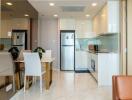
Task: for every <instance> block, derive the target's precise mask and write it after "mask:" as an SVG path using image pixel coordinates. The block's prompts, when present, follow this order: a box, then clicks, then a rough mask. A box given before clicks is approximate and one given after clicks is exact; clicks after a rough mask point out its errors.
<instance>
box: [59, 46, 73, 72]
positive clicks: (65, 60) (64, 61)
mask: <svg viewBox="0 0 132 100" xmlns="http://www.w3.org/2000/svg"><path fill="white" fill-rule="evenodd" d="M61 70H74V46H61Z"/></svg>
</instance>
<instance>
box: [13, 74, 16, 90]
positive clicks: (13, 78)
mask: <svg viewBox="0 0 132 100" xmlns="http://www.w3.org/2000/svg"><path fill="white" fill-rule="evenodd" d="M15 86H16V85H15V75H13V92H15V90H16V88H15Z"/></svg>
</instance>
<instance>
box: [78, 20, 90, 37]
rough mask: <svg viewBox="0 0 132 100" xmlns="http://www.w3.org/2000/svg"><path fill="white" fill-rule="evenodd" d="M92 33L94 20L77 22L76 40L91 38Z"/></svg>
mask: <svg viewBox="0 0 132 100" xmlns="http://www.w3.org/2000/svg"><path fill="white" fill-rule="evenodd" d="M91 33H92V20H76V36H77V37H76V38H89V34H91Z"/></svg>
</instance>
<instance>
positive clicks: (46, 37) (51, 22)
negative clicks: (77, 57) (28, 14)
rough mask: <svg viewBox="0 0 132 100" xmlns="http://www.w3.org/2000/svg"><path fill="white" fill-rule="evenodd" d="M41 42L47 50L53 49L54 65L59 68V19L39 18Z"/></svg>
mask: <svg viewBox="0 0 132 100" xmlns="http://www.w3.org/2000/svg"><path fill="white" fill-rule="evenodd" d="M38 39H39V43H38V45H39V46H41V47H43V48H44V49H45V50H47V49H51V50H52V56H53V57H55V61H54V63H53V67H55V68H59V34H58V20H57V19H44V18H41V19H39V37H38Z"/></svg>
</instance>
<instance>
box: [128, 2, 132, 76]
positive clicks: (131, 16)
mask: <svg viewBox="0 0 132 100" xmlns="http://www.w3.org/2000/svg"><path fill="white" fill-rule="evenodd" d="M127 14H128V15H127V16H128V17H127V46H128V48H127V50H128V53H127V60H128V61H127V64H128V65H127V67H128V68H127V72H128V75H132V0H127Z"/></svg>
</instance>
